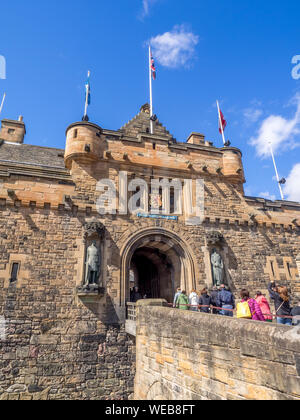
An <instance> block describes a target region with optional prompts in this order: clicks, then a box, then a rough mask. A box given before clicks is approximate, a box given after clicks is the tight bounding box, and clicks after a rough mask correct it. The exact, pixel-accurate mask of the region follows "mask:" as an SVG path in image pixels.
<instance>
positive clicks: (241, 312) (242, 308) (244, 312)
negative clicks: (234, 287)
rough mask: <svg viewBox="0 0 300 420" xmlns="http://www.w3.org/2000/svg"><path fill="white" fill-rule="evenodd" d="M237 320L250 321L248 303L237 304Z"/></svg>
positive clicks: (250, 315)
mask: <svg viewBox="0 0 300 420" xmlns="http://www.w3.org/2000/svg"><path fill="white" fill-rule="evenodd" d="M236 316H237V318H245V319H252V314H251V310H250V306H249V304H248V302H241V303H238V304H237V315H236Z"/></svg>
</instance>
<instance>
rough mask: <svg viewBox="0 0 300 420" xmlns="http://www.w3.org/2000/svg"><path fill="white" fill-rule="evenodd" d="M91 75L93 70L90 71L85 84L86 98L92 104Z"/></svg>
mask: <svg viewBox="0 0 300 420" xmlns="http://www.w3.org/2000/svg"><path fill="white" fill-rule="evenodd" d="M90 75H91V72H90V71H89V72H88V78H87V82H86V85H85V91H86V92H85V99H86V101H87V104H88V105H90V104H91V84H90Z"/></svg>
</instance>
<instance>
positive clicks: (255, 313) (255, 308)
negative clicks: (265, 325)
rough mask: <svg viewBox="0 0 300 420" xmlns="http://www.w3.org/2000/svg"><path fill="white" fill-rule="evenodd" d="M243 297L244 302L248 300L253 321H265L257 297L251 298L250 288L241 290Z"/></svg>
mask: <svg viewBox="0 0 300 420" xmlns="http://www.w3.org/2000/svg"><path fill="white" fill-rule="evenodd" d="M241 298H242V302H248V305H249V307H250V311H251V314H252V320H253V321H265V317H264V316H263V314H262V311H261V309H260V306H259V304H258V303H257V302H256V300H255V299H252V298H250V293H249V291H248V290H246V289H243V290H242V291H241Z"/></svg>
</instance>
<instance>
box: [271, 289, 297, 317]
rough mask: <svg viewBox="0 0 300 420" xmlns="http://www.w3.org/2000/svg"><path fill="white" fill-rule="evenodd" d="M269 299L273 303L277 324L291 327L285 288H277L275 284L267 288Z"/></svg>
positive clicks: (287, 296)
mask: <svg viewBox="0 0 300 420" xmlns="http://www.w3.org/2000/svg"><path fill="white" fill-rule="evenodd" d="M268 290H269V293H270V297H271V299H273V300H274V303H275V311H276V317H277V323H278V324H283V325H292V317H291V307H290V299H289V294H288V289H287V287H282V286H279V287H277V286H276V284H275V282H272V283H270V284H269V286H268Z"/></svg>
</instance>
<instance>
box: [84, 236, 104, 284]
mask: <svg viewBox="0 0 300 420" xmlns="http://www.w3.org/2000/svg"><path fill="white" fill-rule="evenodd" d="M100 270H101V255H100V250H99V249H98V247H97V242H96V241H93V242H92V245H90V246H89V247H88V248H87V252H86V262H85V281H84V288H86V289H88V288H89V287H90V286H91V287H95V286H96V287H97V286H99V276H100Z"/></svg>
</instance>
